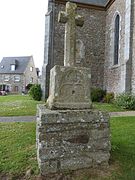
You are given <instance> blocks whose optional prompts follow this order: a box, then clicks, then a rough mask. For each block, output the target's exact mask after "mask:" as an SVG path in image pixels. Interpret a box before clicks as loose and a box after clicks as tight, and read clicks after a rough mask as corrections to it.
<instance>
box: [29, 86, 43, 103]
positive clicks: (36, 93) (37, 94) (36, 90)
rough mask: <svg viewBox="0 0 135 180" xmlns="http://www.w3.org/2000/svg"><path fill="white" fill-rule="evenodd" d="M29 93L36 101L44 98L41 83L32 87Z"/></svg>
mask: <svg viewBox="0 0 135 180" xmlns="http://www.w3.org/2000/svg"><path fill="white" fill-rule="evenodd" d="M29 95H30V96H31V97H32V98H33V99H34V100H36V101H40V100H41V98H42V90H41V86H40V85H39V84H35V85H33V86H32V87H31V88H30V91H29Z"/></svg>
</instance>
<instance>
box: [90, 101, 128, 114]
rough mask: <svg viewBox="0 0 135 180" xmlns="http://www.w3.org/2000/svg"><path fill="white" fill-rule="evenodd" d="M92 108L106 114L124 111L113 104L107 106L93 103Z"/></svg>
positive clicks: (106, 104)
mask: <svg viewBox="0 0 135 180" xmlns="http://www.w3.org/2000/svg"><path fill="white" fill-rule="evenodd" d="M93 108H95V109H99V110H101V111H108V112H121V111H126V110H124V109H122V108H120V107H118V106H116V105H115V104H111V103H110V104H108V103H98V102H94V103H93Z"/></svg>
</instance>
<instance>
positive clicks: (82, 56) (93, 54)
mask: <svg viewBox="0 0 135 180" xmlns="http://www.w3.org/2000/svg"><path fill="white" fill-rule="evenodd" d="M61 10H63V11H65V5H63V4H55V26H54V27H55V30H54V65H55V64H57V65H63V61H64V34H65V25H64V24H61V23H58V12H59V11H61ZM77 11H78V12H77V13H78V14H80V15H82V16H84V19H85V22H84V26H83V27H82V28H81V27H77V39H78V40H77V47H79V48H80V51H79V52H80V53H79V54H77V64H76V66H84V67H91V71H92V72H91V73H92V85H93V86H98V87H103V77H104V60H105V52H104V51H105V23H106V22H105V17H106V12H105V11H101V10H94V9H87V8H80V7H79V8H78V10H77Z"/></svg>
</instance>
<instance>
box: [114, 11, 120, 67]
mask: <svg viewBox="0 0 135 180" xmlns="http://www.w3.org/2000/svg"><path fill="white" fill-rule="evenodd" d="M119 30H120V16H119V15H117V16H116V18H115V29H114V65H117V64H118V62H119Z"/></svg>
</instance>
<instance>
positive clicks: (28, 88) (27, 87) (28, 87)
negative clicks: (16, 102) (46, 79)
mask: <svg viewBox="0 0 135 180" xmlns="http://www.w3.org/2000/svg"><path fill="white" fill-rule="evenodd" d="M33 85H34V84H28V85H27V86H26V90H27V91H29V90H30V88H31V87H32V86H33Z"/></svg>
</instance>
